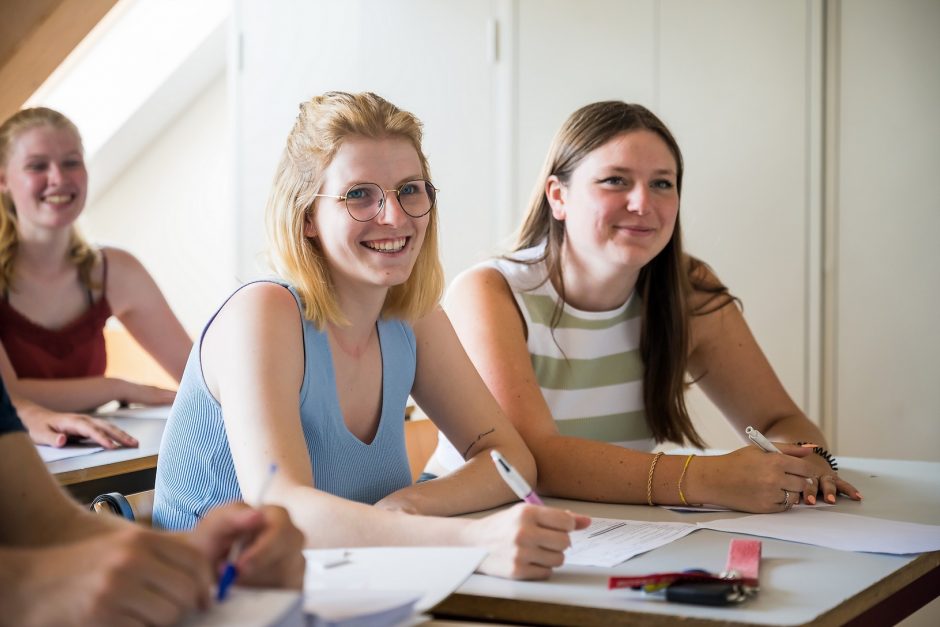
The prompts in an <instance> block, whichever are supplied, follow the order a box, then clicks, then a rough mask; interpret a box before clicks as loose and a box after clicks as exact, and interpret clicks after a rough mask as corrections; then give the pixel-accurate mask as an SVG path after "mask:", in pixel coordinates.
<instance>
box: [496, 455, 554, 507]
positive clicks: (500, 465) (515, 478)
mask: <svg viewBox="0 0 940 627" xmlns="http://www.w3.org/2000/svg"><path fill="white" fill-rule="evenodd" d="M490 457H492V458H493V463H495V464H496V470H498V471H499V476H500V477H502V478H503V481H505V482H506V484H507V485H508V486H509V487H510V488H511V489H512V491H513V492H515V493H516V496H518V497H519V498H520V499H522V500H523V501H525V502H526V503H529V504H531V505H544V503H542V499H540V498H539V495H538V494H536V493H535V490H533V489H532V488H530V487H529V484H528V483H526V480H525V479H523V478H522V475H520V474H519V473H518V472H517V471H516V469H515V468H513V467H512V464H510V463H509V462H507V461H506V458H505V457H503V456H502V455H500V454H499V451H497V450H496V449H492V450H491V451H490Z"/></svg>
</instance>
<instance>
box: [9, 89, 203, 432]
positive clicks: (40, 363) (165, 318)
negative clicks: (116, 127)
mask: <svg viewBox="0 0 940 627" xmlns="http://www.w3.org/2000/svg"><path fill="white" fill-rule="evenodd" d="M83 153H84V151H83V148H82V141H81V137H80V135H79V133H78V129H77V128H76V127H75V125H74V124H73V123H72V122H71V121H70V120H69V119H68V118H66V117H65V116H64V115H62V114H61V113H59V112H57V111H53V110H52V109H47V108H42V107H37V108H32V109H23V110H21V111H19V112H18V113H16V114H15V115H13V116H12V117H10V118H9V119H7V120H6V121H5V122H4V123H3V124H2V125H0V374H2V376H3V378H4V379H5V380H6V382H7V385H8V386H9V388H10V392H11V396H13V398H14V401H16V399H17V398H25V399H28V400H30V401H33V402H34V403H36V404H38V406H37V405H33V404H31V403H23V404H22V407H21V410H22V419H23V421H24V423H26V425H27V427H28V428H29V431H30V435H31V436H32V438H33V439H34V440H35V441H37V442H39V443H45V444H52V445H55V446H62V445H63V444H65V441H66V437H67V436H68V435H76V436H82V437H91V438H93V439H94V440H96V441H97V442H98V443H99V444H101V445H103V446H105V447H108V448H113V447H114V446H116V445H118V444H123V445H127V446H135V445H136V441H135V440H134V439H133V438H131V437H130V436H129V435H127V434H126V433H124V432H123V431H121V430H120V429H117V428H116V427H114V426H113V425H110V424H109V423H107V422H105V421H101V420H96V419H93V418H89V417H87V416H82V415H79V414H73V413H68V412H75V411H85V410H89V409H93V408H95V407H98V406H99V405H103V404H104V403H107V402H109V401H112V400H118V401H122V402H133V403H144V404H168V403H171V402H172V401H173V397H174V392H173V391H171V390H164V389H160V388H155V387H151V386H147V385H139V384H136V383H132V382H130V381H125V380H123V379H116V378H107V377H105V376H104V372H105V366H106V361H107V356H106V354H105V343H104V334H103V329H104V325H105V322H106V321H107V319H108V318H109V317H111V315H115V316H117V318H118V320H120V321H121V323H122V324H123V325H124V327H126V328H127V330H128V331H129V332H130V333H131V335H132V336H133V337H134V338H135V339H136V340H137V341H138V342H139V343H140V344H141V346H143V347H144V348H145V349H146V350H147V351H148V352H149V353H150V354H151V355H152V356H153V357H154V358H155V359H156V361H157V362H158V363H159V364H160V365H161V366H162V367H163V368H164V369H165V370H166V371H167V372H168V373H170V374H171V375H172V376H173V377H174V378H176V379H177V380H179V378H180V377H181V376H182V374H183V367H184V366H185V363H186V355H187V354H188V351H189V349H190V347H191V346H192V341H191V340H190V339H189V337H188V336H187V335H186V332H185V330H184V329H183V327H182V325H181V324H180V323H179V321H178V320H177V319H176V316H174V315H173V312H172V311H171V310H170V307H169V305H168V304H167V302H166V299H164V297H163V294H161V293H160V290H159V288H158V287H157V285H156V283H155V282H154V281H153V279H152V278H151V277H150V275H149V274H148V273H147V271H146V270H145V269H144V267H143V266H142V265H141V264H140V262H139V261H138V260H137V259H135V258H134V257H133V256H132V255H131V254H129V253H127V252H125V251H123V250H119V249H117V248H109V247H108V248H95V247H93V246H91V245H90V244H88V242H86V241H85V240H84V239H83V238H82V236H81V235H80V234H79V232H78V230H77V229H76V227H75V221H76V220H77V219H78V217H79V215H80V214H81V212H82V210H83V209H84V208H85V197H86V194H87V192H88V173H87V171H86V170H85V162H84V154H83ZM50 410H51V411H50Z"/></svg>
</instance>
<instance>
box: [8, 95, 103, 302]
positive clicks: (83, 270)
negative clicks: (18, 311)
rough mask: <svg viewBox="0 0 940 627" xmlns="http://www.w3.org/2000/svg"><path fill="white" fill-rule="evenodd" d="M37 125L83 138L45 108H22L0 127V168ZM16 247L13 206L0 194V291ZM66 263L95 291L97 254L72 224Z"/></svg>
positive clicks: (10, 277) (11, 276) (10, 282)
mask: <svg viewBox="0 0 940 627" xmlns="http://www.w3.org/2000/svg"><path fill="white" fill-rule="evenodd" d="M38 126H49V127H52V128H54V129H62V130H66V131H69V132H71V133H73V134H74V135H75V138H76V139H77V140H78V143H79V146H81V143H82V136H81V135H80V134H79V132H78V128H76V126H75V124H73V123H72V121H71V120H69V119H68V118H67V117H65V116H64V115H62V114H61V113H59V112H58V111H54V110H53V109H47V108H46V107H34V108H31V109H21V110H20V111H18V112H16V113H14V114H13V115H12V116H10V117H9V118H7V120H6V121H5V122H4V123H3V124H0V168H4V169H6V167H7V163H8V162H9V160H10V153H11V152H12V150H13V144H14V143H16V140H17V139H18V138H19V136H20V135H22V134H23V133H24V132H26V131H28V130H30V129H33V128H36V127H38ZM18 248H19V234H18V233H17V220H16V207H15V206H13V199H12V198H11V197H10V195H9V194H2V193H0V292H3V293H5V292H7V291H8V290H9V289H10V288H11V287H12V286H13V279H14V275H15V272H16V252H17V249H18ZM68 258H69V261H70V262H71V263H72V264H74V265H75V266H76V267H77V268H78V279H79V281H81V283H82V285H84V286H85V287H87V288H88V289H92V288H97V287H99V286H97V285H94V282H93V281H92V280H91V271H92V268H94V266H95V262H96V261H97V260H98V252H97V251H96V250H95V249H94V248H92V247H91V246H90V245H89V244H88V242H86V241H85V239H84V238H83V237H82V236H81V234H80V233H79V231H78V229H77V228H76V227H75V226H74V225H73V226H72V228H71V232H70V235H69V249H68Z"/></svg>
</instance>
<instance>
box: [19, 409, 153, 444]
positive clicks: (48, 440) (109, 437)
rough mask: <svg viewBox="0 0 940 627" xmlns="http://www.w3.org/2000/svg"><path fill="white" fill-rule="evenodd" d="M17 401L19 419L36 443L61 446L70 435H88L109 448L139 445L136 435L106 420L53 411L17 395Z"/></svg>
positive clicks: (72, 436)
mask: <svg viewBox="0 0 940 627" xmlns="http://www.w3.org/2000/svg"><path fill="white" fill-rule="evenodd" d="M14 404H15V405H16V408H17V411H18V413H19V415H20V419H21V420H22V421H23V424H24V425H26V428H27V429H28V430H29V437H30V438H31V439H32V440H33V442H35V443H36V444H46V445H48V446H54V447H56V448H60V447H63V446H65V445H66V443H67V442H68V440H69V438H82V439H83V438H88V439H89V440H92V441H94V443H95V444H98V445H99V446H103V447H105V448H106V449H114V448H118V447H119V446H128V447H132V448H133V447H136V446H137V445H138V442H137V439H136V438H134V437H133V436H131V435H130V434H128V433H127V432H125V431H124V430H122V429H119V428H117V427H116V426H114V425H113V424H111V423H110V422H108V421H107V420H101V419H100V418H92V417H91V416H86V415H84V414H73V413H71V412H57V411H52V410H50V409H46V408H45V407H41V406H40V405H36V404H35V403H33V402H32V401H28V400H26V399H24V398H15V399H14Z"/></svg>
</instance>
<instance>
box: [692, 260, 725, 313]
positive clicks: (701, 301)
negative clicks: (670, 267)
mask: <svg viewBox="0 0 940 627" xmlns="http://www.w3.org/2000/svg"><path fill="white" fill-rule="evenodd" d="M687 264H688V265H687V267H688V273H689V275H688V276H689V283H690V284H691V287H692V290H691V292H690V294H689V310H690V311H691V312H692V313H693V320H694V318H695V317H696V315H698V316H701V315H703V314H705V315H708V314H711V313H715V312H719V311H721V310H723V309H725V308H726V306H727V305H732V304H734V303H735V302H736V299H735V297H734V295H733V294H731V292H730V291H729V290H728V288H727V286H725V284H724V283H722V281H721V279H720V278H718V274H716V273H715V271H714V270H713V269H712V267H711V266H709V265H708V264H707V263H705V262H704V261H702V260H701V259H697V258H695V257H691V256H688V257H687Z"/></svg>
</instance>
